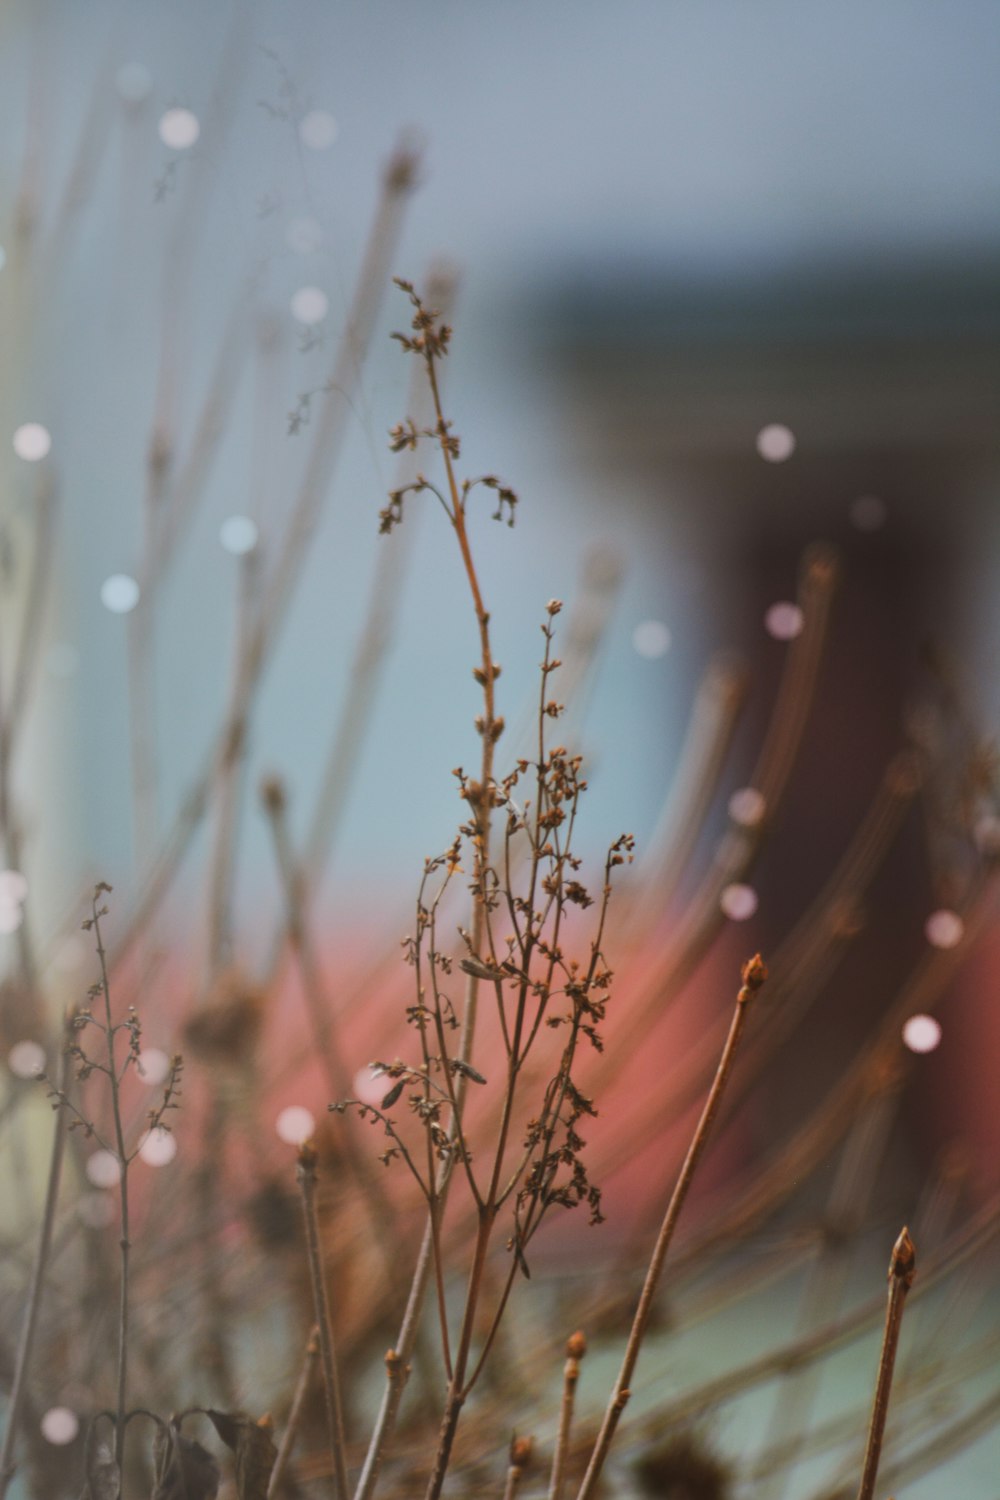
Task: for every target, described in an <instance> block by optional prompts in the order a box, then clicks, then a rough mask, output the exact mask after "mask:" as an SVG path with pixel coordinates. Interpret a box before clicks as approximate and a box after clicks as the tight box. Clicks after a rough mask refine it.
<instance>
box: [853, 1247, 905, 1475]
mask: <svg viewBox="0 0 1000 1500" xmlns="http://www.w3.org/2000/svg"><path fill="white" fill-rule="evenodd" d="M916 1263H917V1255H916V1249H915V1248H914V1244H913V1241H912V1240H911V1239H910V1231H909V1230H908V1229H907V1228H906V1227H905V1225H904V1227H903V1229H902V1230H901V1231H900V1235H899V1238H898V1239H897V1241H896V1243H895V1244H894V1245H893V1247H892V1257H891V1259H890V1261H889V1299H888V1303H887V1305H886V1310H885V1330H884V1332H883V1334H882V1353H881V1355H880V1356H879V1362H878V1376H877V1378H876V1381H875V1399H874V1402H873V1403H872V1415H871V1422H870V1423H869V1425H868V1446H867V1448H866V1449H865V1461H864V1467H863V1468H862V1470H861V1484H860V1485H859V1487H858V1500H872V1496H873V1495H874V1493H875V1478H876V1475H877V1474H878V1463H879V1459H880V1458H881V1456H882V1438H883V1435H884V1433H885V1419H886V1416H887V1415H888V1411H889V1392H890V1390H891V1389H892V1372H893V1367H894V1366H895V1363H896V1350H897V1348H898V1346H899V1330H900V1328H901V1327H902V1324H903V1308H904V1306H905V1304H906V1294H907V1292H908V1291H909V1290H910V1287H911V1286H912V1285H913V1277H914V1275H915V1273H916Z"/></svg>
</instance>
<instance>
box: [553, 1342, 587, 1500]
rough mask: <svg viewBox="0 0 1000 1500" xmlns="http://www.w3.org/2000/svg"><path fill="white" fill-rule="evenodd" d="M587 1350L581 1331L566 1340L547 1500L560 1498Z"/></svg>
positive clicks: (558, 1499)
mask: <svg viewBox="0 0 1000 1500" xmlns="http://www.w3.org/2000/svg"><path fill="white" fill-rule="evenodd" d="M586 1352H587V1340H586V1339H585V1338H584V1336H583V1334H582V1333H574V1334H573V1335H572V1337H571V1338H569V1339H567V1341H566V1363H565V1365H564V1367H563V1396H562V1406H561V1408H560V1411H559V1431H558V1432H557V1433H556V1446H555V1452H554V1453H553V1455H552V1474H551V1476H550V1478H549V1489H548V1500H560V1496H561V1495H562V1487H563V1477H564V1475H565V1471H566V1455H567V1454H568V1452H569V1434H570V1429H571V1428H572V1426H573V1407H574V1405H575V1402H576V1383H577V1381H578V1380H579V1379H580V1361H581V1359H582V1358H583V1356H584V1355H585V1354H586Z"/></svg>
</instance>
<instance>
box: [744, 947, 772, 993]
mask: <svg viewBox="0 0 1000 1500" xmlns="http://www.w3.org/2000/svg"><path fill="white" fill-rule="evenodd" d="M766 978H767V964H766V963H765V962H764V960H763V959H762V958H761V956H760V954H759V953H755V954H754V956H753V958H748V959H747V961H746V963H745V964H744V965H743V969H742V979H743V984H744V986H745V988H746V989H748V990H759V989H760V987H761V985H762V984H763V983H764V981H765V980H766Z"/></svg>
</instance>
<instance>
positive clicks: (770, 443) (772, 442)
mask: <svg viewBox="0 0 1000 1500" xmlns="http://www.w3.org/2000/svg"><path fill="white" fill-rule="evenodd" d="M757 452H758V453H759V454H760V456H761V458H762V459H764V461H765V463H769V464H783V463H784V462H785V461H786V459H789V458H791V456H792V454H793V453H794V452H795V434H794V432H793V431H792V429H791V428H790V427H786V426H785V424H784V423H783V422H769V423H768V424H767V426H766V427H762V428H761V429H760V431H759V432H758V434H757Z"/></svg>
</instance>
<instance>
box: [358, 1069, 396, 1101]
mask: <svg viewBox="0 0 1000 1500" xmlns="http://www.w3.org/2000/svg"><path fill="white" fill-rule="evenodd" d="M388 1092H389V1090H388V1089H387V1088H386V1083H385V1078H384V1076H383V1075H382V1074H381V1073H376V1072H374V1070H373V1069H372V1068H370V1067H368V1068H359V1070H358V1071H357V1073H355V1075H354V1097H355V1098H356V1099H360V1100H361V1103H362V1104H380V1103H381V1102H382V1100H383V1098H384V1097H385V1095H386V1094H387V1093H388Z"/></svg>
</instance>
